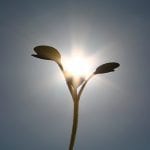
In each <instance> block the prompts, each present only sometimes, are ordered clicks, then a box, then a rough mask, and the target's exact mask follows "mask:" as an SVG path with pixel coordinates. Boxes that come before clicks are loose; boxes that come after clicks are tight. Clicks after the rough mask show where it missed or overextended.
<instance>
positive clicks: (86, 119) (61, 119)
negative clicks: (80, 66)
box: [0, 0, 150, 150]
mask: <svg viewBox="0 0 150 150" xmlns="http://www.w3.org/2000/svg"><path fill="white" fill-rule="evenodd" d="M43 44H46V45H50V46H54V47H55V48H57V49H58V50H59V51H60V52H61V54H62V57H63V55H66V54H70V53H71V50H72V47H76V48H80V49H82V50H83V51H84V53H86V54H87V55H89V56H93V57H95V60H97V61H95V62H93V63H92V62H91V65H92V64H94V66H93V68H95V67H97V66H98V65H100V64H102V63H106V62H109V61H117V62H119V63H120V64H121V66H120V68H119V69H118V70H117V71H116V72H114V73H110V74H104V75H101V76H96V77H95V78H93V79H92V80H91V81H90V82H89V84H88V85H87V87H86V89H85V91H84V93H83V95H82V97H81V102H80V116H79V128H78V133H77V141H76V145H75V149H76V150H92V149H93V150H149V149H150V119H149V118H150V98H149V97H150V96H149V95H150V79H149V78H150V66H149V63H150V61H149V60H150V2H149V1H148V0H105V1H104V0H103V1H101V0H74V1H73V0H70V1H69V0H59V1H58V0H53V1H52V0H45V1H44V0H41V1H40V0H32V1H31V0H30V1H29V0H24V1H22V0H13V1H11V0H5V1H4V0H1V1H0V45H1V48H0V68H1V71H0V149H1V150H67V148H68V144H69V139H70V132H71V126H72V109H73V108H72V100H71V96H70V94H69V92H68V89H67V87H66V85H65V82H64V80H63V78H62V75H61V74H60V71H59V70H58V67H57V66H56V65H55V64H54V63H53V62H48V61H44V60H38V59H35V58H33V57H31V56H30V55H31V54H32V53H33V47H35V46H37V45H43ZM93 71H94V70H93Z"/></svg>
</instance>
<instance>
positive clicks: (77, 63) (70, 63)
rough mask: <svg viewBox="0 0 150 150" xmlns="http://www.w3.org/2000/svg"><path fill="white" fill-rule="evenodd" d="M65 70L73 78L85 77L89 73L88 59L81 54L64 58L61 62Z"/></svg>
mask: <svg viewBox="0 0 150 150" xmlns="http://www.w3.org/2000/svg"><path fill="white" fill-rule="evenodd" d="M63 64H64V67H65V70H66V71H68V72H69V73H71V74H73V75H74V76H83V77H87V76H88V75H89V74H90V73H91V68H90V66H91V64H90V60H89V58H88V57H86V56H83V54H81V53H79V52H78V53H77V54H72V55H71V56H70V57H69V56H66V57H65V58H64V61H63Z"/></svg>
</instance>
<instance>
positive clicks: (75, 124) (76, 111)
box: [69, 100, 79, 150]
mask: <svg viewBox="0 0 150 150" xmlns="http://www.w3.org/2000/svg"><path fill="white" fill-rule="evenodd" d="M78 114H79V101H78V100H76V101H74V113H73V125H72V133H71V138H70V145H69V150H73V147H74V144H75V139H76V133H77V128H78Z"/></svg>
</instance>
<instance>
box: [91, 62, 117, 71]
mask: <svg viewBox="0 0 150 150" xmlns="http://www.w3.org/2000/svg"><path fill="white" fill-rule="evenodd" d="M119 66H120V64H119V63H116V62H110V63H106V64H103V65H100V66H99V67H97V69H96V71H95V72H94V74H103V73H108V72H112V71H115V70H114V69H115V68H118V67H119Z"/></svg>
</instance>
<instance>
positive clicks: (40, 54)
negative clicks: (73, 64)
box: [32, 45, 61, 64]
mask: <svg viewBox="0 0 150 150" xmlns="http://www.w3.org/2000/svg"><path fill="white" fill-rule="evenodd" d="M34 51H35V52H36V54H32V56H34V57H37V58H40V59H45V60H53V61H55V62H57V63H58V64H60V63H61V55H60V53H59V52H58V50H57V49H55V48H54V47H50V46H46V45H41V46H36V47H35V48H34Z"/></svg>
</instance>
